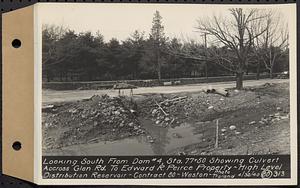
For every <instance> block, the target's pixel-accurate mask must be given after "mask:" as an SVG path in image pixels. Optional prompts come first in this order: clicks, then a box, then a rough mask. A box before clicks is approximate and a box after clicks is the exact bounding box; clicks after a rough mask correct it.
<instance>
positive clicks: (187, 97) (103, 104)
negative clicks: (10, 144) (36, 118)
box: [41, 4, 296, 156]
mask: <svg viewBox="0 0 300 188" xmlns="http://www.w3.org/2000/svg"><path fill="white" fill-rule="evenodd" d="M283 7H284V6H282V7H280V6H259V5H257V6H254V5H252V6H246V5H245V6H238V5H226V6H225V5H224V6H221V5H220V6H218V5H192V4H190V5H187V4H186V5H179V4H177V5H176V4H172V5H171V4H147V5H143V4H135V5H133V4H126V5H124V4H123V5H122V6H121V5H120V4H118V5H114V6H112V5H110V6H108V5H107V4H98V5H93V4H87V5H85V6H81V7H79V6H78V5H76V4H66V5H64V6H51V4H50V5H48V6H47V8H45V9H43V13H42V14H43V15H44V16H42V19H41V20H42V26H41V27H42V49H41V51H42V52H41V53H42V65H41V66H42V110H41V111H42V112H41V113H42V155H43V156H147V155H150V156H167V155H172V156H181V155H187V156H191V155H192V156H202V155H218V156H220V155H222V156H223V155H224V156H226V155H289V154H290V153H291V126H296V125H292V124H291V123H290V117H291V111H290V104H291V100H290V97H291V93H290V86H291V81H290V80H291V77H292V76H295V75H292V74H291V70H290V67H291V64H296V61H295V62H291V61H290V60H291V58H290V55H291V54H290V51H291V47H290V43H291V41H290V35H289V34H290V32H289V31H290V29H289V28H290V27H291V26H290V25H289V23H290V21H289V19H290V17H289V12H288V11H286V10H285V9H284V8H283ZM54 10H55V14H53V13H52V14H51V16H48V17H47V16H46V15H47V12H51V11H52V12H53V11H54ZM116 13H117V14H116ZM294 42H295V41H294ZM293 50H294V49H293ZM293 67H294V66H293Z"/></svg>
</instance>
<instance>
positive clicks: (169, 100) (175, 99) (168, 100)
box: [159, 96, 187, 105]
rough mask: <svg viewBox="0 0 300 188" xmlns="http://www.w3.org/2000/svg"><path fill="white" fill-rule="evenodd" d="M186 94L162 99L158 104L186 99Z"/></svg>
mask: <svg viewBox="0 0 300 188" xmlns="http://www.w3.org/2000/svg"><path fill="white" fill-rule="evenodd" d="M186 98H187V96H184V97H178V98H174V99H167V100H164V101H163V102H160V103H159V104H160V105H162V104H164V103H166V102H175V101H180V100H183V99H186Z"/></svg>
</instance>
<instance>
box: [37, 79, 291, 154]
mask: <svg viewBox="0 0 300 188" xmlns="http://www.w3.org/2000/svg"><path fill="white" fill-rule="evenodd" d="M173 99H175V101H176V102H165V101H172V100H173ZM176 99H180V100H178V101H177V100H176ZM157 104H159V105H157ZM159 106H160V107H159ZM289 112H290V109H289V83H279V84H274V83H272V84H264V85H261V86H255V87H246V88H245V90H241V91H237V90H233V89H232V90H230V91H229V97H224V96H221V95H218V94H207V93H205V92H182V93H176V94H141V95H135V96H134V97H133V98H131V99H130V98H128V97H121V98H119V97H108V96H105V97H103V96H94V97H92V98H90V99H87V100H80V101H77V102H58V103H54V104H52V105H50V106H49V105H48V107H45V108H44V109H43V151H44V152H46V153H49V151H51V150H64V149H66V148H68V149H70V148H71V146H76V145H89V143H97V142H99V143H100V142H106V141H114V140H119V141H122V140H124V139H127V138H135V137H137V136H138V137H145V138H146V140H147V142H148V143H146V144H150V145H152V146H154V145H163V143H162V141H161V140H162V139H161V138H159V137H162V136H160V135H159V134H161V133H162V132H164V131H163V130H170V129H174V128H176V127H180V126H181V125H182V124H183V123H188V124H190V125H191V126H192V127H193V129H192V134H193V135H195V136H197V139H198V137H199V135H200V137H201V138H200V137H199V141H198V142H195V141H194V140H193V143H186V144H185V145H183V146H182V145H180V146H179V145H178V147H174V148H171V149H170V150H161V151H159V152H158V154H162V155H163V154H183V155H184V154H189V155H201V154H202V155H211V154H220V155H227V154H231V155H232V154H236V155H238V154H270V153H272V154H288V153H289V152H290V149H289V148H290V147H289V145H290V142H289V140H290V123H289V122H290V121H289ZM217 119H218V132H219V134H218V137H219V138H218V147H216V145H215V144H216V130H217V129H216V128H217ZM144 121H147V122H150V125H149V123H147V125H146V124H145V123H144ZM151 122H152V123H151ZM156 130H158V131H156ZM180 130H181V129H180ZM172 137H173V139H177V142H175V143H180V139H184V138H182V135H181V133H180V132H176V133H173V135H172ZM154 153H156V154H157V152H154ZM100 154H101V153H99V155H100ZM137 154H138V151H137ZM141 155H143V153H141Z"/></svg>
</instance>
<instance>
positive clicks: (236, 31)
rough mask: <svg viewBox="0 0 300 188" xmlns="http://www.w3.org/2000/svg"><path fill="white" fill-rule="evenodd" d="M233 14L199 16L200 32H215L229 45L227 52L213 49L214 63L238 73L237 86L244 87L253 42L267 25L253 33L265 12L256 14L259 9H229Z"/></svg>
mask: <svg viewBox="0 0 300 188" xmlns="http://www.w3.org/2000/svg"><path fill="white" fill-rule="evenodd" d="M229 11H230V18H224V17H217V16H213V17H212V18H211V19H207V18H206V19H202V20H198V26H197V29H198V31H199V32H202V33H207V34H209V35H212V36H213V37H214V38H215V40H216V41H217V42H218V43H219V44H220V46H223V47H224V49H226V51H227V53H225V54H226V56H224V53H216V52H213V51H211V52H210V56H212V57H213V60H214V61H215V63H217V64H219V65H221V66H222V67H223V68H226V69H227V70H229V71H231V72H234V73H235V74H236V79H237V80H236V88H237V89H242V88H243V75H244V73H245V70H246V67H247V66H248V63H249V58H250V53H251V51H252V49H251V48H252V46H253V42H254V40H255V39H256V38H258V37H259V36H260V35H262V34H263V33H265V32H266V28H263V27H258V28H259V31H258V32H256V33H254V32H253V30H252V29H251V27H253V24H255V23H257V20H261V19H264V18H265V16H263V15H262V14H257V13H258V12H259V11H260V10H259V9H242V8H234V9H229Z"/></svg>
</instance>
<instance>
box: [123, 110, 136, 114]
mask: <svg viewBox="0 0 300 188" xmlns="http://www.w3.org/2000/svg"><path fill="white" fill-rule="evenodd" d="M123 112H125V111H123ZM130 112H131V113H133V114H134V113H136V111H135V110H132V109H130Z"/></svg>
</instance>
